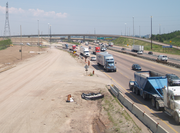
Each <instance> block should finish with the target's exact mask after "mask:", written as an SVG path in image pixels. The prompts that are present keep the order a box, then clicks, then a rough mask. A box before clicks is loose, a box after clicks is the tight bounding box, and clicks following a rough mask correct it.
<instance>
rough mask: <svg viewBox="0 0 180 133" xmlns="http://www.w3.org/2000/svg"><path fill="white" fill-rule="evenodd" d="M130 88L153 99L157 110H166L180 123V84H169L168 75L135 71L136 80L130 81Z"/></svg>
mask: <svg viewBox="0 0 180 133" xmlns="http://www.w3.org/2000/svg"><path fill="white" fill-rule="evenodd" d="M129 87H130V89H131V90H132V91H133V92H134V93H136V94H137V95H140V96H142V98H143V99H151V104H152V106H153V107H155V108H156V109H157V110H164V112H165V113H166V114H168V115H169V116H172V117H173V118H174V120H175V122H176V123H177V124H180V86H168V81H167V78H166V76H164V75H163V74H160V73H156V72H153V71H141V72H135V73H134V81H130V82H129Z"/></svg>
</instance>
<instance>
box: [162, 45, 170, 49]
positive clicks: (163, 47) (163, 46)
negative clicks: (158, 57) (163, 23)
mask: <svg viewBox="0 0 180 133" xmlns="http://www.w3.org/2000/svg"><path fill="white" fill-rule="evenodd" d="M162 48H172V45H169V46H162Z"/></svg>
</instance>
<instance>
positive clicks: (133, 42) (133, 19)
mask: <svg viewBox="0 0 180 133" xmlns="http://www.w3.org/2000/svg"><path fill="white" fill-rule="evenodd" d="M133 44H134V17H133Z"/></svg>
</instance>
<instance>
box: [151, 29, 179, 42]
mask: <svg viewBox="0 0 180 133" xmlns="http://www.w3.org/2000/svg"><path fill="white" fill-rule="evenodd" d="M178 36H179V37H180V31H174V32H171V33H167V34H157V35H152V40H154V41H159V42H164V41H166V40H171V39H173V38H175V37H178Z"/></svg>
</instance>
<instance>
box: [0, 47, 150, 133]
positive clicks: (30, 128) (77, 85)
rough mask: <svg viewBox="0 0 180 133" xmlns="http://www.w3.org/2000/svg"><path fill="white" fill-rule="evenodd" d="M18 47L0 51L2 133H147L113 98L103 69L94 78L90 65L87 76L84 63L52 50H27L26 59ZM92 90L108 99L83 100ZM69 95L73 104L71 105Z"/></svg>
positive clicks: (33, 48) (0, 130)
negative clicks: (82, 96) (85, 94)
mask: <svg viewBox="0 0 180 133" xmlns="http://www.w3.org/2000/svg"><path fill="white" fill-rule="evenodd" d="M19 49H20V46H14V47H9V48H7V49H5V50H1V51H0V65H1V66H0V69H1V73H0V132H1V133H113V132H125V133H130V132H132V133H134V132H137V133H139V132H147V131H148V129H147V128H146V127H145V126H144V125H143V124H142V123H141V122H139V121H138V120H137V119H134V118H133V119H132V118H131V116H133V115H132V114H128V111H127V110H126V109H125V108H124V107H123V106H122V105H121V104H120V103H119V102H118V101H117V99H115V98H114V97H113V96H112V95H111V94H110V92H109V91H108V85H110V84H111V81H110V79H109V78H108V77H107V76H106V75H105V74H104V73H102V72H101V71H95V74H94V75H91V76H90V75H89V73H90V72H92V71H93V68H91V67H90V68H89V71H88V74H87V75H86V72H85V69H84V65H85V64H84V62H83V60H81V59H78V58H74V57H73V56H71V55H70V54H69V53H68V52H65V51H63V50H59V49H56V48H55V47H53V46H52V47H51V48H46V49H39V48H38V47H29V46H23V53H22V60H21V53H20V52H19ZM39 50H41V51H43V52H41V53H40V54H38V53H37V51H39ZM30 51H31V52H30ZM32 51H34V52H32ZM30 57H31V58H30ZM4 68H6V69H4ZM9 68H11V69H9ZM89 92H95V93H97V92H101V93H102V94H104V98H102V99H99V100H93V101H91V100H84V99H82V98H81V94H82V93H89ZM69 94H71V96H72V98H73V100H74V101H73V102H66V100H67V95H69ZM137 125H138V126H137Z"/></svg>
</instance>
